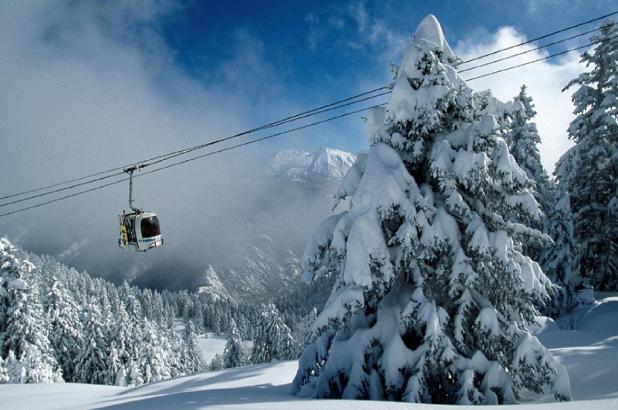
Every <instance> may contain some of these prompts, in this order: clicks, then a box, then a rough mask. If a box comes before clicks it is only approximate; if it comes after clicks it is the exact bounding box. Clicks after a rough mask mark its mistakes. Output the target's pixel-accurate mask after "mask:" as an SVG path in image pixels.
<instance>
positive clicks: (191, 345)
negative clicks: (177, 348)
mask: <svg viewBox="0 0 618 410" xmlns="http://www.w3.org/2000/svg"><path fill="white" fill-rule="evenodd" d="M182 348H183V355H182V367H183V372H184V373H185V374H194V373H197V372H199V371H200V370H202V355H201V353H200V348H199V346H198V344H197V338H196V335H195V326H194V325H193V322H192V321H189V322H188V323H187V325H186V326H185V329H184V331H183V334H182Z"/></svg>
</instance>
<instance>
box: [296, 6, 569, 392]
mask: <svg viewBox="0 0 618 410" xmlns="http://www.w3.org/2000/svg"><path fill="white" fill-rule="evenodd" d="M456 61H457V60H456V58H455V56H454V55H453V53H452V51H451V49H450V48H449V46H448V44H447V43H446V40H445V39H444V37H443V34H442V29H441V28H440V25H439V23H438V22H437V20H436V19H435V17H433V16H428V17H426V18H425V19H424V20H423V21H422V22H421V24H420V25H419V27H418V28H417V30H416V32H415V34H414V37H413V40H412V42H411V44H410V45H409V47H408V48H407V50H406V52H405V54H404V57H403V61H402V63H401V65H400V67H399V68H398V70H397V73H396V79H395V83H394V86H393V91H392V94H391V96H390V100H389V102H388V104H387V107H386V109H373V110H372V111H371V112H370V113H369V115H368V133H369V136H370V139H371V147H370V149H369V153H368V155H367V156H366V157H364V158H361V159H360V160H359V161H357V163H356V164H355V165H354V167H353V168H352V169H351V170H350V171H349V172H348V174H347V176H346V178H345V179H344V181H343V183H342V185H341V188H340V190H339V191H338V194H337V196H338V197H339V198H344V197H348V196H350V197H351V200H350V202H349V209H348V210H347V211H344V212H341V213H339V214H337V215H333V216H331V217H329V218H328V219H327V220H325V221H324V222H323V223H322V225H321V226H320V227H319V228H318V230H317V232H316V234H315V236H314V238H313V239H312V240H311V242H310V243H309V245H308V247H307V249H306V251H305V254H304V256H303V261H302V266H303V269H304V271H305V272H306V276H307V277H308V278H312V277H320V276H323V275H336V282H335V285H334V288H333V291H332V293H331V295H330V297H329V300H328V302H327V304H326V306H325V307H324V309H323V310H322V312H321V313H320V315H319V316H318V319H317V320H316V322H315V323H314V325H313V329H312V330H313V332H312V334H313V336H312V341H311V343H310V344H309V345H308V347H307V348H306V349H305V350H304V352H303V355H302V357H301V360H300V364H299V369H298V372H297V374H296V377H295V380H294V388H295V391H297V392H298V391H300V390H301V389H302V390H306V389H311V390H313V392H314V395H315V396H316V397H323V398H346V399H380V400H384V399H386V400H401V401H410V402H432V403H460V404H467V403H511V402H514V401H516V400H517V399H518V398H520V397H523V396H524V395H526V397H527V396H528V395H529V394H540V393H543V392H544V391H552V392H553V393H554V394H555V397H556V398H557V399H568V398H569V397H570V389H569V382H568V376H567V374H566V370H565V369H564V367H563V366H562V365H560V364H559V363H558V362H557V361H556V360H555V359H554V358H553V357H552V355H551V353H549V352H548V351H547V350H546V349H545V348H544V347H543V346H542V345H541V344H540V342H539V341H538V340H537V339H536V338H535V337H534V336H532V335H530V334H529V333H528V332H527V331H526V330H525V329H526V325H527V324H529V323H531V322H533V321H534V318H535V315H536V314H537V311H536V309H535V303H539V302H540V301H542V300H546V299H547V298H548V294H547V289H548V288H550V287H551V283H550V281H549V280H548V279H547V277H546V276H545V275H544V274H543V273H542V271H541V269H540V268H539V265H538V264H537V263H536V262H534V261H532V260H531V259H530V258H529V257H527V256H525V255H523V254H522V253H521V252H519V251H518V249H519V247H520V246H521V243H522V241H523V240H524V239H525V238H528V237H530V236H532V237H543V235H542V234H541V233H540V232H538V231H536V230H534V229H531V228H530V227H529V225H530V223H531V222H532V221H535V220H538V219H539V217H540V215H541V213H540V211H539V207H538V203H537V202H536V200H535V199H534V196H533V192H532V191H531V190H530V186H531V181H530V180H529V179H528V177H527V176H526V174H525V172H523V171H522V170H521V168H520V167H519V166H517V164H516V162H515V160H514V158H513V156H512V155H511V154H510V153H509V151H508V146H507V143H506V142H505V141H504V139H502V138H501V137H500V136H499V130H498V121H497V119H496V116H495V115H494V112H495V111H497V110H498V109H500V110H507V109H511V106H509V105H503V104H500V103H499V102H498V101H497V100H495V99H493V98H492V97H491V96H490V95H489V94H487V93H483V94H475V93H473V92H472V90H471V89H470V88H468V86H467V85H466V84H465V82H464V81H463V80H461V79H460V78H459V76H458V74H457V72H456V70H455V68H454V64H455V62H456ZM494 110H495V111H494Z"/></svg>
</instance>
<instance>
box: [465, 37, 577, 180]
mask: <svg viewBox="0 0 618 410" xmlns="http://www.w3.org/2000/svg"><path fill="white" fill-rule="evenodd" d="M477 40H478V38H475V39H474V41H470V40H464V41H462V42H459V43H458V44H457V45H456V47H455V52H456V53H457V54H458V55H459V57H461V58H462V59H463V60H466V59H468V58H472V57H475V56H478V55H482V54H485V53H488V52H491V51H494V50H498V49H502V48H505V47H508V46H510V45H514V44H518V43H521V42H523V41H525V40H526V37H525V36H524V35H522V34H521V33H518V32H517V31H516V30H515V29H514V28H511V27H503V28H501V29H499V30H498V31H497V32H496V33H495V34H493V35H492V36H490V37H488V40H487V41H485V42H480V43H479V42H478V41H477ZM535 47H536V45H534V44H528V45H525V46H522V47H518V48H516V49H513V50H509V51H507V52H504V53H502V54H498V55H495V56H491V57H488V58H486V59H483V60H479V61H475V62H471V63H469V64H467V65H463V66H461V68H460V69H464V68H469V67H472V66H475V65H478V64H481V63H484V62H488V61H491V60H494V59H497V58H501V57H504V56H508V55H511V54H515V53H518V52H522V51H526V50H532V49H533V48H535ZM565 47H568V45H567V46H565ZM547 55H549V53H548V52H547V51H545V50H539V51H531V52H530V53H527V54H525V55H523V56H520V57H515V58H513V59H509V60H505V61H503V62H500V63H497V64H493V65H490V66H487V67H483V68H479V69H475V70H472V71H469V72H465V73H461V76H462V77H463V78H472V77H475V76H477V75H481V74H484V73H489V72H492V71H496V70H499V69H502V68H507V67H510V66H513V65H516V64H520V63H524V62H527V61H532V60H535V59H537V58H542V57H545V56H547ZM578 61H579V54H577V53H569V54H567V55H565V56H561V57H558V58H557V59H550V60H546V61H541V62H538V63H534V64H530V65H528V66H525V67H522V68H517V69H513V70H510V71H507V72H504V73H499V74H496V75H492V76H488V77H484V78H481V79H478V80H474V81H470V82H469V85H470V86H471V87H472V88H474V89H475V90H478V91H480V90H485V89H490V90H491V91H492V93H493V94H494V95H495V96H496V97H498V98H499V99H501V100H503V101H506V100H510V99H512V98H513V97H514V96H516V95H517V94H518V93H519V88H520V87H521V85H522V84H526V85H527V86H528V93H529V94H530V95H531V96H532V98H533V99H534V103H535V105H536V111H537V113H538V114H537V116H536V118H535V119H534V121H535V122H536V124H537V127H538V129H539V133H540V135H541V140H542V143H541V147H540V151H541V157H542V161H543V165H544V166H545V168H546V169H547V170H548V172H549V173H551V172H552V171H553V169H554V166H555V163H556V161H557V160H558V159H559V158H560V156H561V155H562V154H563V153H564V152H565V151H566V150H567V149H568V148H569V147H571V146H572V145H573V143H572V142H571V141H570V140H569V139H568V138H567V132H566V130H567V127H568V125H569V123H570V122H571V120H572V119H573V114H572V111H573V108H574V107H573V105H572V103H571V94H572V91H573V90H568V91H565V92H564V93H563V92H562V91H561V90H562V89H563V88H564V86H565V85H566V84H567V83H568V82H569V81H570V80H571V79H573V78H574V77H575V76H577V75H578V74H579V73H581V72H582V71H583V70H584V66H583V65H581V64H579V63H578Z"/></svg>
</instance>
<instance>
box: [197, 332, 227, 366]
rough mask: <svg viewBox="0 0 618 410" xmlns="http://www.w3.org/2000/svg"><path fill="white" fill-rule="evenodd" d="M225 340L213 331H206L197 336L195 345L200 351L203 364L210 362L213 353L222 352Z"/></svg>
mask: <svg viewBox="0 0 618 410" xmlns="http://www.w3.org/2000/svg"><path fill="white" fill-rule="evenodd" d="M225 342H226V339H225V337H224V336H220V335H217V334H215V333H206V334H204V335H199V336H198V338H197V345H198V346H199V348H200V351H201V352H202V360H203V361H204V363H205V364H210V362H211V361H212V359H213V358H214V357H215V355H217V354H221V355H222V354H223V350H224V349H225Z"/></svg>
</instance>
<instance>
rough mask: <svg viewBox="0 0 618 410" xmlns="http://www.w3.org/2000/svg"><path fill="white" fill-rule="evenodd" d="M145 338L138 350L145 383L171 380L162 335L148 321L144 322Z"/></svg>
mask: <svg viewBox="0 0 618 410" xmlns="http://www.w3.org/2000/svg"><path fill="white" fill-rule="evenodd" d="M141 326H142V329H143V336H142V340H141V343H140V346H139V349H138V365H139V367H140V368H141V369H142V372H143V375H144V383H153V382H158V381H161V380H165V379H169V378H170V368H169V363H168V360H167V359H168V355H169V350H170V349H165V348H164V341H163V337H162V335H161V334H160V333H159V332H157V329H156V328H155V326H154V325H153V324H152V322H150V321H149V320H148V319H144V320H143V321H142V325H141Z"/></svg>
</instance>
